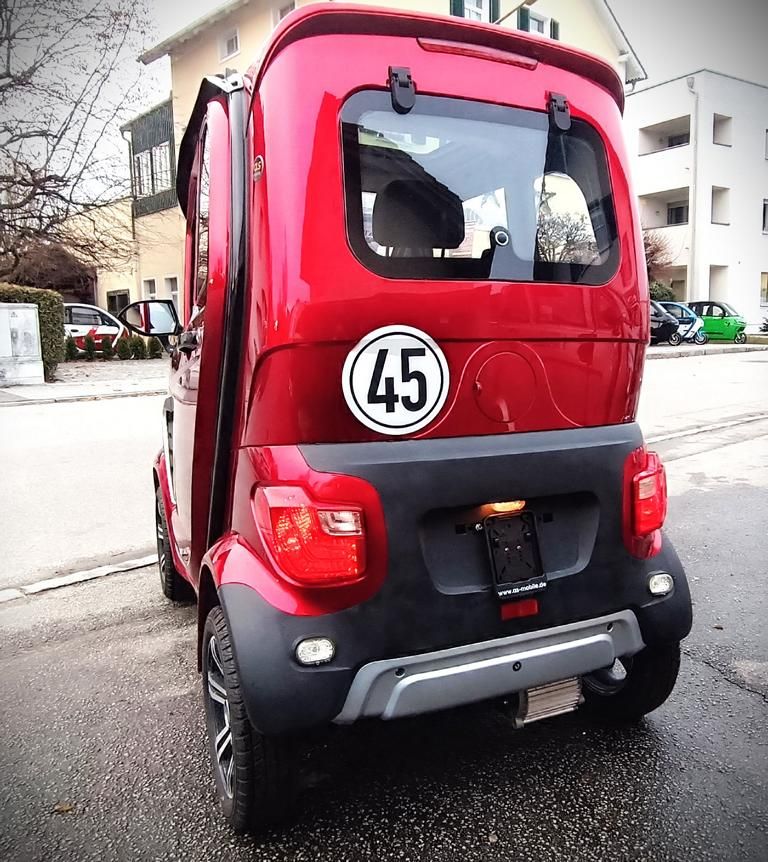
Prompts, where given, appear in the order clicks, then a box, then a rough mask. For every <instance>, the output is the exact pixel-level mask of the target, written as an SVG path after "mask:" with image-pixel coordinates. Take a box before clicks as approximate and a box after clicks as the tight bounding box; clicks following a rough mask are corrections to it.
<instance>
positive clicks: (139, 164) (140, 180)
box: [133, 150, 152, 198]
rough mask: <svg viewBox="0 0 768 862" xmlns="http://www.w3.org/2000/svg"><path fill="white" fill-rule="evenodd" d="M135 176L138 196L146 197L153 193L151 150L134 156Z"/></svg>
mask: <svg viewBox="0 0 768 862" xmlns="http://www.w3.org/2000/svg"><path fill="white" fill-rule="evenodd" d="M133 177H134V183H135V186H136V197H137V198H146V197H148V196H149V195H151V194H152V156H151V154H150V152H149V150H144V152H143V153H137V154H136V155H135V156H134V157H133Z"/></svg>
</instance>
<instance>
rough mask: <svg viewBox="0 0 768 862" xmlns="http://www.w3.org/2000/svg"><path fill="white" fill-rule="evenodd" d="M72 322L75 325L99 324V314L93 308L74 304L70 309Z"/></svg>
mask: <svg viewBox="0 0 768 862" xmlns="http://www.w3.org/2000/svg"><path fill="white" fill-rule="evenodd" d="M72 323H73V324H74V325H76V326H101V315H100V314H99V312H98V311H96V310H95V309H93V308H84V307H82V306H75V307H74V308H73V309H72Z"/></svg>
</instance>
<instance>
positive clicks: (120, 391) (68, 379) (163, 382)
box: [0, 358, 168, 407]
mask: <svg viewBox="0 0 768 862" xmlns="http://www.w3.org/2000/svg"><path fill="white" fill-rule="evenodd" d="M167 391H168V359H167V358H163V359H143V360H141V359H131V360H119V359H113V360H112V361H111V362H104V361H101V360H95V361H93V362H87V361H85V360H82V361H81V360H77V361H74V362H62V363H61V365H59V367H58V368H57V369H56V379H55V381H54V382H53V383H44V384H41V385H39V386H9V387H8V388H6V389H0V407H8V406H12V405H23V404H53V403H57V402H59V401H85V400H89V401H95V400H100V399H104V398H125V397H127V396H131V395H161V394H163V393H165V392H167Z"/></svg>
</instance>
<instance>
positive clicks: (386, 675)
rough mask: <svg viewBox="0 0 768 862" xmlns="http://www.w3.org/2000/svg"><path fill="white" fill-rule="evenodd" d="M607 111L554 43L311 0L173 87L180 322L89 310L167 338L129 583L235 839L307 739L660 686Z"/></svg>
mask: <svg viewBox="0 0 768 862" xmlns="http://www.w3.org/2000/svg"><path fill="white" fill-rule="evenodd" d="M394 60H396V61H397V63H398V64H400V65H397V66H393V65H391V64H392V63H393V61H394ZM307 69H312V70H313V72H312V74H311V75H307V73H306V70H307ZM383 81H387V84H386V87H385V88H383V87H382V82H383ZM623 103H624V89H623V85H622V82H621V80H620V79H619V78H618V76H617V75H616V73H615V72H614V70H613V69H612V68H611V67H610V66H608V65H607V64H606V63H604V62H603V61H600V60H597V59H592V58H590V57H589V56H587V55H585V54H583V53H581V52H579V51H576V50H575V49H572V48H570V47H568V46H566V45H564V44H563V43H561V42H558V41H555V40H541V39H536V38H534V37H531V36H528V35H527V34H524V33H521V32H518V31H514V30H507V29H505V28H497V27H488V26H483V25H474V24H471V23H470V22H468V21H466V20H464V19H458V18H448V17H440V16H431V15H425V14H421V13H415V12H411V11H407V12H406V11H402V12H399V11H396V10H391V9H387V10H384V9H373V8H366V7H351V6H341V5H340V4H334V3H326V4H311V5H308V6H305V7H303V8H302V9H300V10H298V11H296V12H293V13H291V15H289V16H288V17H287V18H286V19H285V20H284V21H283V22H282V23H281V24H280V26H278V27H277V29H276V30H275V31H274V33H273V34H272V36H271V38H270V41H269V43H268V44H267V46H266V48H265V51H264V54H263V59H262V61H261V63H260V65H258V66H256V67H254V68H253V69H252V70H251V71H250V72H249V73H248V74H247V76H246V77H245V78H236V77H235V78H230V79H229V80H224V79H223V78H219V77H216V76H211V77H209V78H206V79H205V80H204V82H203V84H202V86H201V89H200V92H199V95H198V98H197V102H196V104H195V107H194V109H193V112H192V116H191V119H190V122H189V124H188V126H187V129H186V131H185V134H184V138H183V140H182V143H181V148H180V154H179V170H178V175H177V193H178V200H179V203H180V206H181V208H182V211H183V212H184V214H185V216H186V219H187V233H186V237H187V251H186V256H185V259H186V261H187V262H188V265H189V266H191V267H192V270H191V271H188V272H187V273H186V277H187V280H186V283H187V284H188V285H190V286H191V294H192V295H191V296H190V297H189V300H188V304H187V306H188V307H187V310H186V312H185V314H184V320H183V325H179V324H178V322H177V319H176V311H175V309H174V307H173V304H172V303H171V302H169V301H165V300H145V301H143V302H139V303H134V304H133V305H131V306H128V307H127V308H126V309H124V311H123V312H121V317H122V319H123V320H124V321H128V322H129V323H130V326H131V328H132V329H133V330H134V331H136V332H138V333H141V334H143V335H145V336H150V335H157V336H167V337H171V336H175V338H176V341H175V347H174V349H173V353H172V359H171V366H172V370H171V374H170V395H169V397H168V398H167V399H166V401H165V405H164V409H163V427H164V436H163V449H162V451H161V452H160V453H159V455H158V457H157V459H156V461H155V464H154V486H155V516H156V524H157V547H158V553H159V567H160V581H161V585H162V589H163V592H164V593H165V595H166V596H168V597H169V598H171V599H175V600H180V599H184V598H191V599H194V598H196V599H197V616H198V630H197V632H198V634H197V650H196V655H197V658H198V661H199V666H200V668H201V672H202V695H203V703H204V708H205V714H206V722H207V729H208V736H209V752H210V757H211V763H212V768H213V775H214V781H215V786H216V792H217V795H218V800H219V804H220V807H221V810H222V811H223V813H224V815H225V816H226V818H227V819H228V821H229V822H230V824H231V825H232V826H233V827H234V828H235V829H237V830H243V829H246V828H248V827H250V826H254V825H255V826H259V825H261V824H263V823H265V822H266V821H267V820H268V819H270V818H271V817H276V816H278V817H279V816H281V815H283V814H284V813H285V812H286V810H287V809H288V807H289V804H290V801H291V799H292V798H293V792H294V789H295V787H296V765H295V761H294V752H295V747H294V744H293V742H292V739H294V738H295V737H296V736H299V737H301V736H302V735H303V734H307V733H308V732H310V731H311V730H312V729H313V728H318V727H324V726H328V725H331V724H332V723H337V724H349V723H352V722H356V721H358V720H362V719H369V718H378V719H383V720H394V719H398V718H401V717H404V716H413V715H418V714H422V713H429V712H432V711H434V710H440V709H446V708H450V707H455V706H458V705H460V704H466V703H472V702H477V701H494V700H495V701H498V702H499V703H500V704H502V703H503V704H506V706H505V708H506V709H507V710H508V712H509V713H510V716H511V718H512V722H511V725H510V730H511V729H512V727H522V726H524V725H526V724H528V723H530V722H532V721H535V720H538V719H544V718H548V717H551V716H554V715H559V714H561V713H567V712H570V711H572V710H574V709H576V708H577V707H578V706H579V705H580V704H581V703H582V702H583V701H585V707H586V708H587V709H588V710H589V711H590V712H591V713H592V714H593V715H595V716H598V717H601V718H603V719H610V720H613V721H623V722H634V721H637V720H639V719H640V717H641V716H643V715H644V714H646V713H648V712H650V711H652V710H654V709H656V708H657V707H658V706H659V705H660V704H661V703H663V702H664V701H665V700H666V699H667V698H668V697H669V695H670V693H671V692H672V689H673V687H674V684H675V680H676V677H677V673H678V667H679V663H680V641H681V640H682V639H683V638H684V637H685V636H686V635H687V634H688V631H689V629H690V626H691V602H690V596H689V591H688V585H687V582H686V578H685V573H684V571H683V568H682V566H681V564H680V561H679V560H678V557H677V555H676V554H675V551H674V549H673V547H672V545H671V543H670V541H669V539H668V538H667V537H666V536H665V535H663V534H662V526H663V523H664V519H665V516H666V509H667V490H666V481H665V473H664V468H663V466H662V464H661V461H660V459H659V456H658V455H657V454H655V453H653V452H650V451H648V449H647V447H646V445H645V443H644V440H643V435H642V432H641V430H640V427H639V426H638V424H637V423H636V422H635V411H636V407H637V400H638V393H639V389H640V383H641V380H642V375H643V359H644V356H645V349H644V348H645V345H646V344H647V342H648V338H649V333H650V328H649V318H648V313H647V311H646V309H647V307H648V306H647V285H646V283H645V279H644V278H642V279H638V277H637V273H644V272H645V265H644V261H643V260H642V259H641V255H642V251H640V252H639V253H638V250H639V249H642V234H641V225H640V223H639V221H637V220H636V219H635V212H636V208H635V203H634V196H633V190H632V187H631V182H630V177H629V165H628V161H627V156H626V149H625V147H624V145H623V143H622V142H621V140H620V138H621V128H622V124H621V109H622V106H623ZM572 112H573V113H572ZM297 129H311V130H312V133H311V134H303V133H302V134H297V131H296V130H297ZM545 187H546V195H544V194H543V191H544V189H545ZM537 189H538V190H541V193H536V194H534V193H532V192H533V191H534V190H537ZM553 217H556V219H557V222H556V223H555V224H553ZM563 222H568V223H570V222H578V224H579V231H580V235H586V236H587V237H588V241H587V240H585V241H584V242H581V241H580V243H579V244H578V247H573V248H568V247H566V246H565V245H563V243H562V241H561V240H559V239H558V235H559V234H557V230H559V225H560V224H561V223H563ZM585 244H586V245H588V246H589V248H588V249H586V251H585ZM628 273H635V274H636V275H635V277H634V278H629V277H627V274H628ZM664 313H665V314H666V312H664ZM469 732H471V729H469Z"/></svg>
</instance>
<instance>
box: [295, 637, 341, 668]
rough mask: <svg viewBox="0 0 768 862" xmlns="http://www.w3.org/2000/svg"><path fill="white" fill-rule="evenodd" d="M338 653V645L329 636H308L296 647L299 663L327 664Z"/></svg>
mask: <svg viewBox="0 0 768 862" xmlns="http://www.w3.org/2000/svg"><path fill="white" fill-rule="evenodd" d="M335 654H336V646H335V645H334V643H333V641H332V640H330V639H329V638H306V639H305V640H303V641H299V644H298V646H297V647H296V661H297V662H298V663H299V664H304V665H309V664H325V663H326V662H329V661H330V660H331V659H332V658H333V657H334V655H335Z"/></svg>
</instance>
